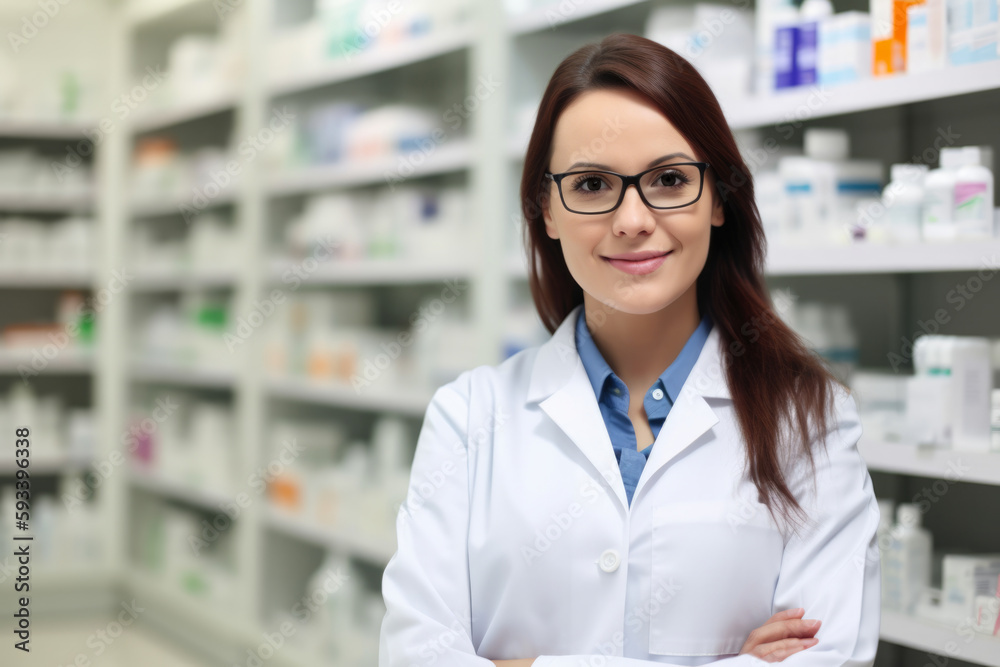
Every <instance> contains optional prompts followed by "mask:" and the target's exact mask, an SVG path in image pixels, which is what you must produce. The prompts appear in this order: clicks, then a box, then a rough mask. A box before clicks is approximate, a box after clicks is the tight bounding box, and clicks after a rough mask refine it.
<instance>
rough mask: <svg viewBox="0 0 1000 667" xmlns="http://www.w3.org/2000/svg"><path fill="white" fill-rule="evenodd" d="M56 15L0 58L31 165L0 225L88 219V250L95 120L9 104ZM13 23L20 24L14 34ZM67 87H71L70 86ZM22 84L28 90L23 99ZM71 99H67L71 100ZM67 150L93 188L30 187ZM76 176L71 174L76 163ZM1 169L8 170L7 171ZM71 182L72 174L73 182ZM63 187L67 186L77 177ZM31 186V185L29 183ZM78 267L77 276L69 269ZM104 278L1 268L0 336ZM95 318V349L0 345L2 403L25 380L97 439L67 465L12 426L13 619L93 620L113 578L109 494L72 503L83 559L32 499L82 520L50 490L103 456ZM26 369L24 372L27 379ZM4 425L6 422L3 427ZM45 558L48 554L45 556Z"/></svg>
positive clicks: (54, 31)
mask: <svg viewBox="0 0 1000 667" xmlns="http://www.w3.org/2000/svg"><path fill="white" fill-rule="evenodd" d="M59 9H60V10H62V11H64V12H65V13H64V14H63V15H62V16H60V21H59V22H52V23H53V25H51V26H48V27H47V29H46V30H45V31H44V34H41V33H42V32H43V31H39V30H38V29H37V26H34V25H32V24H31V23H30V22H29V17H30V13H31V10H29V9H28V8H23V11H24V12H25V14H26V15H25V16H24V17H23V18H24V22H25V23H24V24H25V25H28V26H29V28H30V29H31V30H34V33H32V35H31V37H32V38H35V37H37V39H34V41H33V42H32V44H31V47H32V48H31V49H26V50H25V51H21V52H19V51H18V50H17V49H15V50H14V52H12V53H10V54H9V55H11V56H13V57H14V58H12V59H9V60H5V61H6V62H9V63H10V65H9V67H11V68H13V69H14V71H9V72H8V74H5V75H4V80H5V81H6V82H7V83H8V84H9V85H10V86H11V87H10V88H8V89H6V90H5V91H4V93H3V97H4V99H3V101H2V104H0V106H2V107H3V108H4V112H3V113H4V114H5V117H3V118H0V143H2V147H3V150H4V151H5V152H6V151H9V150H13V151H21V150H28V151H31V152H33V153H35V154H36V156H37V157H36V158H34V159H32V163H31V164H30V165H27V164H26V165H24V166H23V167H21V168H19V170H18V172H17V176H16V177H14V178H5V179H4V180H5V182H4V183H2V184H0V217H2V218H5V219H6V218H18V219H21V220H22V222H23V224H24V225H26V226H27V225H31V226H37V227H47V226H49V225H51V224H53V223H54V222H56V221H58V220H61V219H64V218H68V217H70V216H79V217H86V218H89V219H90V220H91V221H92V222H91V227H90V230H89V233H90V234H91V237H92V238H93V239H94V241H95V246H96V245H97V242H98V238H99V236H100V234H101V232H102V229H101V221H102V213H103V202H104V197H105V195H106V192H105V190H104V188H103V185H102V182H101V176H102V175H103V173H104V169H105V166H106V162H105V152H104V146H102V145H101V144H100V142H96V143H95V142H92V136H93V135H92V134H91V131H92V130H93V129H94V128H95V127H96V126H97V121H98V119H97V118H96V117H92V116H91V114H90V113H88V112H87V109H88V108H89V107H87V106H86V105H85V104H83V105H80V106H76V108H75V109H74V108H73V107H74V104H73V103H72V102H71V101H70V100H69V98H68V97H67V98H64V97H62V96H61V95H57V94H55V93H56V91H55V90H53V89H47V90H46V91H45V92H46V93H53V95H51V96H50V98H49V99H47V100H46V103H48V107H43V106H42V105H41V104H39V105H37V107H36V108H32V107H31V106H30V105H21V104H16V103H15V104H12V102H14V101H15V100H14V96H17V100H16V101H18V102H20V101H24V100H29V101H30V100H34V99H35V98H33V97H32V93H35V92H40V91H42V89H43V88H42V85H43V83H42V82H38V83H37V84H35V82H33V81H23V80H22V81H20V82H17V79H19V78H20V79H24V78H25V73H27V72H34V73H40V72H41V71H42V70H44V69H45V68H46V67H47V66H49V65H51V66H52V67H61V66H65V62H64V61H63V62H60V60H61V56H59V55H54V56H51V57H49V56H48V55H47V54H46V52H45V51H44V49H47V48H50V45H51V43H52V41H53V40H59V39H61V38H62V36H64V35H65V33H64V32H63V33H60V31H62V30H63V26H65V25H67V24H68V25H72V23H73V22H75V21H77V20H78V18H79V14H77V12H78V11H79V9H78V8H74V7H67V8H62V7H60V8H59ZM92 9H93V11H94V14H93V16H95V17H100V16H101V15H102V13H103V11H102V8H101V7H95V8H92ZM21 11H22V9H15V8H12V7H9V6H5V7H4V8H3V10H2V12H0V15H2V16H0V18H2V21H3V25H4V27H5V32H7V31H8V30H10V31H11V33H10V34H12V35H13V34H20V31H21V24H20V23H19V21H20V20H21V18H22V17H21V15H20V14H21ZM74 15H75V16H74ZM15 16H16V19H15ZM43 17H44V18H45V20H46V22H48V21H49V18H50V17H45V16H44V14H43ZM63 19H64V20H65V21H63ZM15 20H16V21H18V23H17V26H16V27H15V26H14V21H15ZM56 23H62V26H57V25H55V24H56ZM67 46H69V44H67ZM104 55H105V53H104V50H103V49H102V48H101V47H100V46H95V47H93V48H91V49H90V50H89V53H87V54H86V55H85V56H84V57H79V61H78V63H77V64H78V65H79V68H75V67H71V68H67V70H71V71H67V72H66V74H67V75H69V76H76V75H81V74H84V73H85V71H86V70H87V69H88V68H90V67H94V68H98V67H99V68H100V69H101V70H103V69H104V65H105V64H106V63H105V62H104V61H103V59H104ZM67 81H68V79H67ZM76 81H77V83H79V80H76ZM26 85H28V86H32V85H35V86H37V87H32V88H29V89H28V90H25V87H26ZM17 86H21V87H17ZM84 87H85V89H86V92H87V93H88V94H91V95H93V99H94V100H95V101H100V100H102V99H103V98H102V96H103V93H104V92H106V91H102V90H100V88H99V87H98V86H92V85H90V82H88V83H87V84H86V85H85V86H84ZM79 99H80V98H77V101H79ZM59 104H65V105H66V108H65V109H64V110H63V111H61V112H59V113H60V116H61V117H56V113H57V112H56V107H57V105H59ZM50 108H51V111H50V110H49V109H50ZM6 114H12V116H6ZM50 114H51V117H49V115H50ZM88 134H89V135H90V136H88ZM68 152H72V153H73V154H75V155H76V156H77V157H78V158H80V159H81V163H86V167H85V168H86V169H89V170H91V173H92V174H93V177H92V178H91V179H90V182H91V183H93V185H90V186H83V185H79V184H77V185H73V184H71V183H69V182H67V183H65V184H64V185H62V186H60V185H59V184H57V183H56V182H55V179H50V178H44V181H50V180H51V181H52V184H51V185H47V186H42V185H40V183H41V182H43V177H47V176H49V174H48V173H47V172H46V171H43V170H48V169H49V164H50V161H51V164H56V163H57V162H60V161H61V160H63V159H64V157H65V156H66V155H67V153H68ZM39 165H41V166H39ZM75 166H77V167H79V164H77V165H75ZM6 168H7V169H10V167H9V166H7V167H6ZM36 169H37V171H36ZM74 175H75V176H78V175H79V172H76V173H75V174H74ZM73 181H74V183H75V182H76V179H73ZM36 182H37V183H38V184H35V183H36ZM0 232H4V234H0V243H7V244H9V243H11V242H12V241H14V242H15V246H16V243H17V240H16V239H13V238H8V237H7V236H6V234H5V232H6V230H5V229H4V230H0ZM11 236H13V234H11ZM5 247H10V246H5ZM36 250H37V249H36ZM19 259H21V260H23V259H24V257H23V256H20V257H19ZM83 260H87V261H88V262H89V263H90V265H89V266H84V265H83V264H82V261H83ZM78 262H79V263H80V264H79V268H75V267H77V266H78V264H77V263H78ZM19 266H21V267H23V268H19ZM106 268H107V267H106V266H105V265H104V263H103V262H101V259H100V254H99V253H95V254H94V256H92V257H86V258H82V257H74V258H73V264H69V263H67V262H63V263H61V264H51V263H46V264H43V263H41V262H39V263H38V264H37V265H30V264H28V265H25V262H23V261H19V262H17V264H14V263H5V265H4V266H2V267H0V299H2V301H3V304H4V305H3V307H2V308H0V311H2V314H0V329H3V328H6V327H7V326H10V325H15V324H16V325H22V324H25V323H36V322H37V323H40V322H52V323H54V322H57V318H58V314H57V303H58V299H59V295H60V293H62V292H68V291H72V292H78V293H82V294H83V295H84V297H85V298H91V299H92V298H93V297H94V296H95V295H96V294H97V293H98V291H99V290H100V289H101V288H102V287H103V286H104V285H106V284H107V283H106V278H105V276H106V274H105V269H106ZM91 303H93V302H92V301H91ZM96 320H97V321H96V324H95V333H96V336H97V338H96V341H95V345H94V346H93V347H91V346H88V345H85V344H81V341H80V339H79V338H76V337H73V336H72V335H71V334H68V335H67V336H66V343H65V346H60V347H59V348H58V349H56V346H54V345H51V344H46V343H48V342H49V339H46V341H45V343H42V342H41V341H38V342H33V343H32V344H31V345H30V347H21V346H20V345H18V346H7V344H6V341H3V342H4V345H3V346H2V347H0V393H2V394H3V398H4V401H5V402H6V398H7V394H8V391H11V390H13V389H16V388H21V387H20V385H21V383H22V377H23V382H24V384H25V385H26V386H27V387H28V388H29V389H30V390H31V391H32V392H33V393H34V394H35V396H36V397H40V398H47V397H58V398H59V399H60V401H61V403H62V405H63V406H64V407H66V408H68V409H72V408H85V409H87V410H89V411H90V412H91V413H92V416H93V425H94V427H95V429H96V431H97V433H96V436H97V437H96V438H95V450H94V451H93V452H91V453H90V454H88V455H86V456H83V455H82V454H81V455H76V456H74V455H71V450H70V443H69V442H65V441H60V442H50V443H46V444H45V445H43V444H42V443H41V442H40V441H39V439H38V437H39V435H40V434H41V430H40V429H41V427H42V425H41V424H39V423H38V422H36V421H31V422H30V423H26V424H22V423H18V424H17V426H28V427H29V428H30V429H31V433H32V435H31V436H30V439H31V441H32V442H31V446H30V447H29V451H30V452H32V453H31V454H30V455H29V458H28V460H29V466H28V468H27V472H28V473H29V475H30V481H31V485H32V486H31V489H30V490H31V502H32V506H31V508H30V511H29V528H28V530H27V531H26V532H25V533H22V535H24V536H27V535H30V536H31V537H33V539H34V540H35V541H34V542H33V543H31V544H32V548H31V553H32V559H31V566H30V568H31V569H30V573H29V574H30V582H29V583H30V589H24V588H19V589H18V590H17V591H15V587H14V576H16V574H17V572H16V570H17V561H16V558H15V557H14V556H13V555H12V554H13V553H14V551H13V549H14V547H13V546H11V545H12V544H13V543H11V542H10V541H8V542H7V543H6V544H5V547H4V551H5V552H6V553H7V554H8V556H6V557H4V558H0V561H2V566H3V578H4V581H5V584H4V586H3V590H2V591H0V601H2V604H3V606H4V609H9V610H13V609H15V600H17V599H18V597H20V596H24V595H26V594H27V595H28V596H29V597H30V608H31V613H32V618H33V619H39V618H45V617H46V615H47V614H50V613H65V612H69V611H79V612H81V613H82V614H85V615H86V614H93V613H95V612H97V611H98V610H102V609H105V608H107V606H110V603H109V597H110V595H109V593H108V592H109V591H110V590H111V587H112V585H113V583H114V576H113V574H112V572H113V570H114V562H113V555H114V554H113V548H106V547H108V546H109V545H110V544H111V542H112V541H113V532H114V529H113V528H112V527H111V523H112V518H111V517H112V509H113V506H114V497H113V492H109V489H108V488H107V487H98V488H94V487H91V488H90V489H89V491H90V493H89V494H88V496H87V497H86V498H83V499H81V504H82V505H85V506H86V507H87V509H88V510H89V511H93V512H94V515H95V519H96V521H97V522H98V523H97V524H96V525H94V531H93V538H94V539H95V540H97V541H98V542H99V543H100V544H99V547H101V548H105V549H104V551H103V553H102V554H101V556H102V557H101V558H100V559H98V560H92V559H90V558H89V557H85V556H86V555H85V554H68V553H65V551H63V550H62V549H61V548H60V546H61V545H60V546H54V545H56V544H57V543H58V542H59V540H60V538H61V536H59V535H55V534H51V533H50V532H47V531H46V529H45V528H44V527H43V525H42V520H41V517H40V512H39V511H38V510H37V508H38V506H39V505H40V502H39V501H40V499H41V498H43V497H45V498H47V499H49V500H52V501H53V508H54V509H55V511H56V512H60V513H61V512H64V511H66V512H68V514H67V515H63V516H61V517H59V518H58V521H59V522H60V523H61V522H62V521H65V520H68V521H73V520H74V518H77V519H78V518H79V516H80V515H79V514H77V515H75V517H74V514H73V510H74V509H76V510H77V511H79V509H80V508H79V507H75V508H68V507H64V505H63V502H62V500H61V499H60V497H59V494H58V490H59V489H60V488H61V485H62V483H63V481H64V480H66V479H67V478H75V477H78V476H81V475H82V474H84V473H86V472H87V471H88V470H89V469H90V466H91V464H92V463H93V462H94V461H95V460H97V459H99V458H101V457H102V456H104V454H105V452H106V451H107V447H106V446H105V445H106V442H107V440H108V438H107V437H103V438H102V437H100V436H101V434H102V433H104V434H106V431H102V430H101V429H102V428H103V427H104V426H106V424H107V420H108V416H109V415H108V412H107V410H106V409H105V407H106V405H107V404H106V403H105V402H104V401H103V400H102V398H101V392H102V389H103V388H106V387H107V386H109V380H110V377H109V375H108V372H107V368H106V367H104V366H103V365H102V364H101V363H99V362H100V361H101V360H102V358H103V357H102V355H101V354H100V353H101V349H102V345H103V344H104V343H105V342H106V341H104V340H102V338H101V334H102V333H103V332H102V331H101V328H102V327H103V326H104V325H105V324H106V320H105V319H104V317H103V315H102V314H98V315H97V318H96ZM67 333H68V332H67ZM25 369H28V372H27V373H26V372H25ZM22 416H23V415H22ZM6 424H7V422H5V427H6ZM12 435H13V434H12V432H11V433H9V434H6V433H5V437H7V438H10V437H12ZM8 442H11V443H12V442H13V441H8ZM43 446H44V447H45V448H44V449H43V448H42V447H43ZM18 472H23V471H22V469H21V468H19V467H18V466H16V465H15V462H14V452H13V450H12V449H5V453H4V456H3V457H2V459H0V478H2V479H0V481H2V483H0V487H2V488H3V489H4V490H5V494H6V491H7V490H9V489H11V488H12V487H13V486H14V481H15V474H16V473H18ZM50 516H51V515H50ZM54 518H55V517H53V519H54ZM3 521H4V523H5V526H7V525H9V526H10V527H11V528H13V517H5V518H4V519H3ZM8 522H9V523H8ZM50 526H51V524H50ZM8 540H9V538H8ZM18 544H27V543H18ZM46 552H48V554H49V555H43V554H45V553H46ZM22 574H23V573H22ZM32 639H35V637H32ZM7 651H9V653H8V652H7ZM14 654H15V650H14V649H13V647H12V646H8V647H5V648H4V650H3V652H0V655H2V656H3V657H0V662H3V663H5V664H6V663H7V662H9V660H8V659H7V656H8V655H9V656H11V659H12V660H13V663H16V662H17V661H18V660H19V659H20V658H19V657H15V656H14ZM13 663H11V664H13Z"/></svg>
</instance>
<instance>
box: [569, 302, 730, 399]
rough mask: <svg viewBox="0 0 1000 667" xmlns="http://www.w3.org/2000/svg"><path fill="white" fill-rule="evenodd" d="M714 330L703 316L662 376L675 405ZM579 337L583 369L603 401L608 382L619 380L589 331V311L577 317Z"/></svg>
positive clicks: (708, 319)
mask: <svg viewBox="0 0 1000 667" xmlns="http://www.w3.org/2000/svg"><path fill="white" fill-rule="evenodd" d="M711 330H712V321H711V319H710V318H709V317H708V313H705V314H704V315H702V318H701V321H700V322H699V323H698V327H697V328H696V329H695V330H694V332H693V333H692V334H691V336H690V337H689V338H688V340H687V342H686V343H684V347H683V348H681V351H680V354H678V355H677V358H676V359H675V360H674V362H673V363H672V364H670V365H669V366H667V368H666V369H664V371H663V372H662V373H660V377H659V382H660V383H662V386H663V390H664V391H665V392H666V393H667V396H669V397H670V402H671V404H673V403H674V402H675V401H676V400H677V396H678V395H679V394H680V392H681V388H682V387H683V386H684V382H685V381H686V380H687V377H688V375H690V373H691V369H692V368H694V364H695V362H696V361H698V356H699V355H700V354H701V349H702V348H703V347H704V345H705V341H706V340H707V339H708V334H709V333H710V332H711ZM575 336H576V349H577V352H578V353H579V355H580V359H581V360H582V361H583V367H584V368H585V369H586V371H587V377H588V378H589V379H590V384H591V386H592V387H593V388H594V395H595V396H597V398H598V400H600V398H601V394H602V392H603V391H604V388H605V384H606V383H607V380H608V378H609V377H611V376H614V377H615V378H617V377H618V376H617V375H615V374H614V371H612V370H611V367H610V366H608V363H607V361H605V360H604V355H602V354H601V351H600V350H599V349H597V344H596V343H595V342H594V338H593V336H591V334H590V330H589V329H588V328H587V319H586V311H585V308H581V309H580V314H579V316H578V317H577V321H576V332H575ZM619 381H620V379H619Z"/></svg>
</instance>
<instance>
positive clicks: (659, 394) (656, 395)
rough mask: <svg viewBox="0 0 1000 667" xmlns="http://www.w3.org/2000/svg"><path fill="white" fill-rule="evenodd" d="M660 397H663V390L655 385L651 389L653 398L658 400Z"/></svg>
mask: <svg viewBox="0 0 1000 667" xmlns="http://www.w3.org/2000/svg"><path fill="white" fill-rule="evenodd" d="M661 398H663V390H662V389H660V388H659V387H657V388H656V389H654V390H653V399H654V400H657V401H658V400H660V399H661Z"/></svg>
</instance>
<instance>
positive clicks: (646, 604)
mask: <svg viewBox="0 0 1000 667" xmlns="http://www.w3.org/2000/svg"><path fill="white" fill-rule="evenodd" d="M581 310H582V306H577V308H575V309H574V310H573V311H572V312H571V313H570V314H569V315H568V316H567V317H566V319H565V320H564V321H563V322H562V324H561V325H560V326H559V328H558V329H557V330H556V332H555V333H554V334H553V335H552V337H551V338H550V339H549V340H548V341H546V342H545V343H544V344H543V345H540V346H537V347H533V348H529V349H527V350H523V351H521V352H520V353H518V354H516V355H514V356H512V357H511V358H509V359H507V360H505V361H504V362H503V363H501V364H499V365H498V366H486V365H484V366H480V367H478V368H475V369H472V370H469V371H466V372H464V373H462V374H461V375H460V376H459V377H458V378H457V379H456V380H454V381H453V382H451V383H449V384H447V385H445V386H443V387H441V388H439V389H438V390H437V391H436V392H435V393H434V396H433V398H432V400H431V403H430V405H429V406H428V408H427V413H426V417H425V420H424V423H423V426H422V428H421V431H420V435H419V438H418V441H417V447H416V453H415V456H414V461H413V468H412V471H411V477H410V486H409V495H408V498H407V501H406V503H405V504H404V506H403V507H402V508H401V510H400V512H399V515H398V517H397V535H398V547H397V551H396V553H395V555H394V556H393V557H392V559H391V560H390V561H389V564H388V565H387V566H386V568H385V572H384V575H383V579H382V595H383V598H384V600H385V604H386V615H385V617H384V619H383V622H382V628H381V635H380V642H379V667H412V666H414V665H420V666H427V665H444V666H446V667H473V666H477V667H492V666H491V663H490V662H489V660H498V659H514V658H532V657H536V656H537V658H538V659H537V660H536V661H535V662H534V667H571V666H572V667H577V666H582V665H594V666H599V665H606V666H608V667H641V666H643V665H651V664H667V665H704V664H717V665H719V666H720V667H723V666H725V667H744V666H746V665H761V664H770V663H765V662H764V661H762V660H759V659H757V658H754V657H752V656H749V655H742V656H737V654H738V653H739V651H740V648H741V647H742V646H743V643H744V642H745V641H746V639H747V637H748V635H749V634H750V631H751V630H753V629H754V628H756V627H758V626H760V625H762V624H763V623H764V622H765V621H766V620H767V619H768V618H769V617H770V616H771V615H772V614H774V613H776V612H778V611H781V610H785V609H792V608H795V607H803V608H804V609H805V615H804V617H805V618H819V619H821V620H822V622H823V624H822V626H821V627H820V630H819V632H818V633H817V635H816V637H817V638H818V640H819V642H818V643H817V644H816V645H815V646H813V647H811V648H808V649H805V650H804V651H799V652H798V653H796V654H794V655H792V656H790V657H789V658H786V659H785V660H784V662H783V663H782V664H784V665H786V666H787V667H801V666H808V667H841V666H847V665H850V666H852V667H857V666H859V665H869V666H870V665H872V664H873V661H874V657H875V651H876V648H877V646H878V635H879V612H880V570H879V557H878V546H877V541H876V528H877V526H878V518H879V513H878V505H877V503H876V499H875V494H874V493H873V490H872V482H871V477H870V476H869V474H868V470H867V468H866V466H865V463H864V461H863V460H862V458H861V456H860V455H859V453H858V449H857V442H858V438H859V437H860V436H861V425H860V423H859V419H858V413H857V408H856V404H855V401H854V399H853V397H851V396H850V395H849V394H847V393H846V392H844V391H843V390H842V389H839V388H837V390H836V406H837V414H836V417H835V421H834V422H833V424H832V428H831V431H830V434H829V437H828V438H827V451H828V452H829V456H826V455H825V454H824V453H823V450H822V449H817V450H816V452H817V453H816V474H817V477H816V480H815V487H813V485H812V479H811V478H810V472H811V471H810V468H809V466H808V464H807V463H806V462H805V460H804V459H800V462H799V463H797V464H794V466H793V465H792V464H788V465H789V466H792V467H787V468H786V469H787V470H788V471H789V475H790V479H789V487H790V489H791V490H792V492H793V493H795V494H796V498H797V499H798V500H799V502H800V503H802V505H803V507H804V508H805V509H806V510H807V511H808V512H809V516H810V517H811V518H812V520H813V523H812V525H811V526H810V527H808V528H807V529H805V530H804V531H803V532H801V533H800V534H799V535H797V536H790V537H789V536H786V534H784V533H782V532H781V531H780V530H779V528H778V526H777V525H776V524H775V523H774V522H773V520H772V518H771V516H770V514H769V513H768V511H767V509H766V507H765V506H764V505H763V504H762V503H760V502H758V500H757V498H758V496H757V490H756V487H755V486H754V485H753V483H752V482H751V481H750V480H749V478H748V477H747V475H745V474H744V471H743V467H744V443H743V439H742V437H741V435H740V432H739V427H738V424H737V421H736V415H735V411H734V409H733V403H732V399H731V397H730V394H729V390H728V384H727V382H726V380H725V377H724V375H723V373H722V366H721V361H722V359H721V354H720V337H719V331H718V328H717V327H714V328H713V329H712V331H711V333H710V335H709V336H708V339H707V340H706V342H705V345H704V347H703V349H702V351H701V354H700V356H699V357H698V360H697V362H696V363H695V366H694V368H693V369H692V370H691V374H690V375H689V376H688V379H687V381H686V382H685V384H684V388H683V390H682V391H681V393H680V396H679V397H678V399H677V401H676V403H675V404H674V406H673V407H672V408H671V410H670V413H669V415H668V417H667V419H666V421H665V422H664V424H663V427H662V428H661V430H660V433H659V434H658V436H657V438H656V441H655V443H654V445H653V451H652V453H651V455H650V457H649V461H648V462H647V464H646V466H645V468H644V470H643V472H642V476H641V477H640V479H639V482H638V486H637V487H636V490H635V494H634V497H633V501H632V505H631V507H629V505H628V503H627V501H626V496H625V489H624V486H623V484H622V479H621V473H620V471H619V468H618V464H617V461H616V460H615V455H614V450H613V448H612V446H611V441H610V439H609V436H608V432H607V428H606V427H605V424H604V421H603V419H602V416H601V412H600V409H599V408H598V405H597V399H596V397H595V396H594V390H593V388H592V387H591V384H590V381H589V380H588V378H587V374H586V371H585V370H584V367H583V363H582V362H581V360H580V357H579V355H578V354H577V351H576V345H575V341H574V325H575V322H576V317H577V315H578V314H579V313H580V311H581ZM737 362H738V359H737ZM480 656H481V657H480Z"/></svg>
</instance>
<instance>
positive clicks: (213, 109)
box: [132, 90, 239, 134]
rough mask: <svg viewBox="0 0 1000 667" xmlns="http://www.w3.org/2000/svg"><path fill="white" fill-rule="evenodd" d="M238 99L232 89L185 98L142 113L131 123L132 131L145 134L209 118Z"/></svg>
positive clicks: (233, 104) (225, 110)
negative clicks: (192, 98) (199, 97)
mask: <svg viewBox="0 0 1000 667" xmlns="http://www.w3.org/2000/svg"><path fill="white" fill-rule="evenodd" d="M238 102H239V99H238V98H237V96H236V93H235V92H234V91H230V90H223V91H218V92H216V93H215V94H213V95H211V96H209V97H205V98H202V99H197V98H196V99H194V100H187V101H185V102H183V103H180V104H177V105H176V106H174V107H171V108H167V109H158V110H156V111H153V112H150V113H146V114H143V115H142V116H141V117H139V118H136V119H135V120H134V122H133V124H132V131H133V132H135V133H137V134H145V133H148V132H153V131H155V130H163V129H166V128H169V127H174V126H177V125H181V124H182V123H188V122H191V121H194V120H201V119H204V118H210V117H212V116H216V115H218V114H222V113H228V112H230V111H233V110H234V109H236V106H237V104H238Z"/></svg>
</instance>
